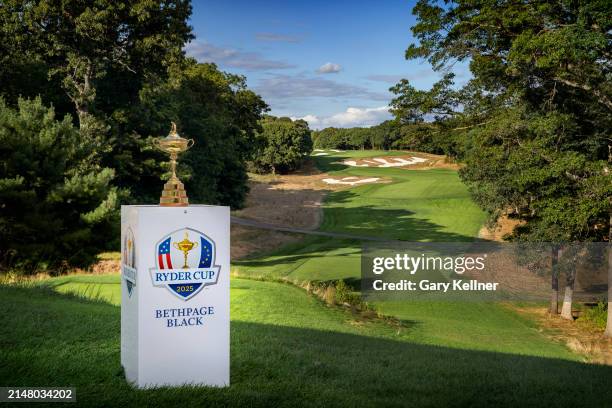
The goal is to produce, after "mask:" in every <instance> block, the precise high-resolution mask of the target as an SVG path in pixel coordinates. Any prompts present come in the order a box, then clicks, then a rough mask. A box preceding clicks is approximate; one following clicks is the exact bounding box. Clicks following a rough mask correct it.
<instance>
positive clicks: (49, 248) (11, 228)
mask: <svg viewBox="0 0 612 408" xmlns="http://www.w3.org/2000/svg"><path fill="white" fill-rule="evenodd" d="M0 152H1V154H0V157H1V159H0V208H2V212H1V213H0V232H1V234H2V241H3V245H2V248H1V249H0V263H1V264H2V265H3V266H5V267H6V266H9V267H11V266H12V267H17V268H19V269H22V270H25V271H36V270H44V269H58V268H61V267H63V266H69V265H76V266H84V265H87V264H88V263H89V262H91V261H92V260H93V258H94V255H95V254H97V253H98V252H99V251H100V250H102V249H105V248H107V247H108V246H109V241H110V240H112V237H113V236H114V235H116V234H117V233H118V232H117V231H116V229H117V228H116V224H117V222H118V220H117V219H116V218H114V216H115V215H116V208H117V191H116V190H115V189H114V188H112V187H110V181H111V179H112V177H113V171H112V170H111V169H108V168H102V167H100V166H99V165H98V164H97V163H98V155H97V153H96V145H95V144H94V143H92V142H91V140H90V139H89V138H87V137H85V136H84V135H82V134H81V133H80V132H79V131H78V130H77V129H75V128H74V127H73V126H72V123H71V118H70V117H69V116H65V117H64V119H63V120H62V121H58V120H56V119H55V112H54V110H53V108H47V107H45V106H43V105H42V103H41V100H40V98H39V99H36V100H24V99H20V100H19V101H18V109H17V110H13V109H12V108H10V107H8V106H7V105H6V103H5V102H4V101H3V100H1V99H0Z"/></svg>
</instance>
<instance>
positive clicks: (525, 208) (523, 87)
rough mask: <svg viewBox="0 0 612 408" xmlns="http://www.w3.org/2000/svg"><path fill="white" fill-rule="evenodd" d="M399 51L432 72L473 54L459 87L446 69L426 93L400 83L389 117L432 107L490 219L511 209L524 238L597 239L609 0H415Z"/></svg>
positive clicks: (604, 187)
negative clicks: (442, 0)
mask: <svg viewBox="0 0 612 408" xmlns="http://www.w3.org/2000/svg"><path fill="white" fill-rule="evenodd" d="M413 12H414V14H415V15H416V16H417V23H416V25H414V26H413V27H412V31H413V33H414V35H415V37H416V39H417V40H418V42H417V43H415V44H412V45H410V47H409V48H408V50H407V52H406V57H407V58H427V59H428V60H429V62H430V63H431V64H432V65H433V67H434V69H442V68H444V67H445V66H447V65H448V64H451V63H452V62H453V61H455V60H459V61H461V60H469V61H470V70H471V72H472V75H473V78H472V79H471V80H470V81H469V82H468V83H467V85H465V86H464V87H463V88H461V89H456V88H454V87H453V76H452V74H447V75H445V76H444V77H443V78H442V80H440V81H439V82H438V83H436V84H435V85H434V86H433V87H432V89H431V90H429V91H418V90H416V89H415V88H414V87H412V86H411V85H410V84H409V82H408V81H406V80H403V81H402V82H400V83H399V84H398V85H397V86H396V87H394V88H393V89H392V90H393V91H394V92H395V93H396V98H395V99H394V101H393V102H392V107H393V112H394V113H395V115H396V117H397V120H399V121H402V122H406V123H409V122H418V121H420V120H422V119H423V118H424V117H425V115H434V117H435V122H434V123H433V126H436V127H437V128H438V130H439V131H440V132H441V133H443V134H445V135H446V136H447V137H448V138H449V139H450V140H451V142H450V143H451V145H453V146H454V147H453V149H454V150H455V152H456V154H457V155H459V156H460V157H461V158H462V159H463V161H464V162H465V163H466V167H465V168H464V169H463V171H462V172H461V176H462V178H463V179H464V180H465V182H466V183H467V184H468V185H469V187H470V189H471V191H472V193H473V195H474V197H475V199H476V200H477V202H478V203H479V204H480V205H481V206H482V207H483V208H484V209H486V210H487V211H488V212H489V213H490V214H491V216H492V218H493V219H496V218H497V217H499V215H501V214H503V213H510V214H512V215H513V216H515V217H518V218H520V219H521V220H523V221H525V222H526V223H525V224H524V225H523V226H521V227H519V228H517V229H516V230H515V235H516V236H517V237H520V238H522V239H529V240H568V241H573V240H584V239H590V240H602V239H604V238H605V237H606V236H607V235H608V229H609V222H608V217H609V211H610V208H611V203H610V197H611V196H612V181H611V179H610V177H611V176H610V173H609V161H610V151H611V149H612V144H611V143H610V140H612V139H610V129H611V128H612V102H611V99H612V96H611V95H612V85H611V84H612V81H611V79H612V78H611V76H612V72H611V67H612V62H611V60H610V55H612V53H611V43H612V35H611V32H612V31H611V29H612V9H611V8H610V4H609V2H608V1H605V0H604V1H589V2H573V1H558V2H549V1H533V2H526V3H525V2H498V1H494V0H479V1H462V0H460V1H451V2H448V4H446V5H445V6H444V7H442V6H440V5H438V4H437V2H435V1H427V0H421V1H419V2H418V3H417V5H416V6H415V8H414V10H413Z"/></svg>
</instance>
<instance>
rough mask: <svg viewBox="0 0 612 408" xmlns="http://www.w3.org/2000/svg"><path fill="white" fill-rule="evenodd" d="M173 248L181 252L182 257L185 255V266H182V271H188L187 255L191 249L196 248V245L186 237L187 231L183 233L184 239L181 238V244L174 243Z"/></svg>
mask: <svg viewBox="0 0 612 408" xmlns="http://www.w3.org/2000/svg"><path fill="white" fill-rule="evenodd" d="M174 247H175V248H176V249H178V250H179V251H183V255H185V265H183V269H189V265H188V264H187V254H188V253H189V251H191V250H192V249H193V248H197V247H198V243H197V242H193V241H190V240H189V235H187V231H185V238H183V240H182V241H181V242H175V243H174Z"/></svg>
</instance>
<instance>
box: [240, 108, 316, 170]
mask: <svg viewBox="0 0 612 408" xmlns="http://www.w3.org/2000/svg"><path fill="white" fill-rule="evenodd" d="M261 127H262V131H261V133H260V134H259V147H258V149H257V150H256V151H255V153H254V154H253V159H252V163H253V166H254V167H255V169H256V170H257V171H260V172H269V171H271V172H272V173H273V174H276V173H277V172H278V173H286V172H288V171H292V170H296V169H297V168H299V167H300V166H301V165H302V163H303V162H304V159H305V158H306V157H307V156H308V155H309V154H310V152H312V140H311V138H310V129H309V128H308V123H306V122H305V121H303V120H295V121H292V120H291V119H289V118H276V117H273V116H266V117H265V118H264V119H263V120H262V121H261Z"/></svg>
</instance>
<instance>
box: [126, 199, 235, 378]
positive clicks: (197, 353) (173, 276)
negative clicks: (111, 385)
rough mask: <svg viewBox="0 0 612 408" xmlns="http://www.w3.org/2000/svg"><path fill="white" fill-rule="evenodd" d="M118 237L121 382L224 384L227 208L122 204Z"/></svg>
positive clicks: (226, 363) (226, 357) (226, 359)
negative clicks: (122, 376)
mask: <svg viewBox="0 0 612 408" xmlns="http://www.w3.org/2000/svg"><path fill="white" fill-rule="evenodd" d="M121 238H122V239H121V255H122V256H121V265H122V267H121V364H122V365H123V367H124V369H125V375H126V378H127V380H128V381H129V382H131V383H133V384H134V385H135V386H137V387H139V388H146V387H155V386H178V385H185V384H194V385H209V386H227V385H229V364H230V360H229V340H230V337H229V286H230V283H229V277H230V212H229V208H228V207H218V206H203V205H190V206H189V207H159V206H153V205H151V206H142V205H138V206H122V207H121ZM184 240H185V243H184V244H183V245H181V244H180V243H181V241H184ZM190 247H191V249H190V250H188V251H185V250H187V249H189V248H190ZM185 253H186V254H187V259H186V264H185Z"/></svg>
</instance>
